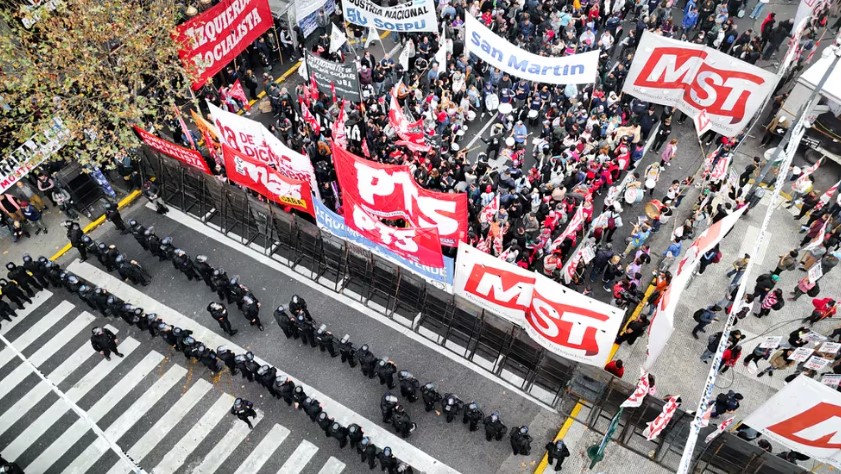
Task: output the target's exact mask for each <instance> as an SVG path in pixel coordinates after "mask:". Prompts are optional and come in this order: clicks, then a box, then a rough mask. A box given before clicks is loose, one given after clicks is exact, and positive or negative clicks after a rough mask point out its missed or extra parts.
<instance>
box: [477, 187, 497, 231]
mask: <svg viewBox="0 0 841 474" xmlns="http://www.w3.org/2000/svg"><path fill="white" fill-rule="evenodd" d="M497 212H499V195H498V194H497V195H496V196H494V198H493V199H491V202H489V203H488V205H487V206H485V207H483V208H482V211H481V212H479V222H481V223H483V224H486V223H489V222H493V221H494V220H496V213H497Z"/></svg>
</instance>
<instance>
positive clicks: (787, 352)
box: [756, 348, 797, 377]
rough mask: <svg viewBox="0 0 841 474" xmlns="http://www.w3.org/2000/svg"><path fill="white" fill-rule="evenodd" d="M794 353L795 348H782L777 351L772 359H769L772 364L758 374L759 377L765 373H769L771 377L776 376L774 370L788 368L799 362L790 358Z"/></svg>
mask: <svg viewBox="0 0 841 474" xmlns="http://www.w3.org/2000/svg"><path fill="white" fill-rule="evenodd" d="M793 353H794V349H792V348H788V349H781V350H779V351H777V352H776V353H775V354H774V356H773V357H771V360H770V361H769V362H770V364H771V365H769V366H768V367H766V368H765V369H763V370H762V371H761V372H759V373H758V374H756V376H757V377H762V376H763V375H765V374H768V376H769V377H773V376H774V372H775V371H777V370H781V369H787V368H789V367H791V366H793V365H795V364H796V363H797V361H796V360H790V359H789V357H791V355H792V354H793Z"/></svg>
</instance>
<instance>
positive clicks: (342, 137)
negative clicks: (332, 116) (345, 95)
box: [330, 100, 347, 149]
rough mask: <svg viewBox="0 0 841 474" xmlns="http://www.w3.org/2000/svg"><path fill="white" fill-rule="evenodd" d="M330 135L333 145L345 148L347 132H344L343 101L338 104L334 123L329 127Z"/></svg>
mask: <svg viewBox="0 0 841 474" xmlns="http://www.w3.org/2000/svg"><path fill="white" fill-rule="evenodd" d="M330 131H331V132H332V133H331V134H332V135H333V143H334V144H336V145H338V146H340V147H342V148H345V149H346V148H347V132H346V131H345V101H344V100H342V102H341V103H340V104H339V115H338V116H337V117H336V121H335V122H333V125H331V126H330Z"/></svg>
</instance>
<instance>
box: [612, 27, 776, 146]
mask: <svg viewBox="0 0 841 474" xmlns="http://www.w3.org/2000/svg"><path fill="white" fill-rule="evenodd" d="M776 85H777V76H776V75H775V74H774V73H771V72H768V71H766V70H764V69H761V68H758V67H756V66H754V65H752V64H749V63H746V62H745V61H742V60H740V59H737V58H734V57H733V56H730V55H728V54H726V53H723V52H721V51H718V50H717V49H715V48H709V47H705V46H702V45H698V44H694V43H688V42H686V41H680V40H676V39H671V38H664V37H662V36H657V35H655V34H653V33H650V32H648V31H646V32H644V33H643V35H642V39H641V40H640V44H639V46H638V47H637V54H636V55H635V56H634V61H633V63H631V67H630V68H629V70H628V77H627V79H625V85H624V87H623V88H622V91H623V92H625V93H627V94H630V95H632V96H634V97H638V98H640V99H642V100H645V101H647V102H653V103H655V104H660V105H670V106H674V107H677V108H678V109H679V110H681V111H682V112H684V113H685V114H686V115H688V116H690V117H693V118H694V117H695V116H696V115H698V114H699V113H700V112H701V110H704V109H706V111H707V116H708V117H709V119H710V122H711V125H710V127H711V129H712V130H714V131H715V132H717V133H720V134H722V135H724V136H727V137H732V136H735V135H737V134H738V133H739V132H741V131H742V130H743V129H744V128H745V126H747V124H748V123H749V122H750V120H751V119H752V118H753V116H754V115H755V114H756V113H757V111H758V110H759V108H760V107H761V106H762V103H763V102H764V101H765V98H766V97H768V95H769V94H770V93H771V92H772V91H773V90H774V87H775V86H776Z"/></svg>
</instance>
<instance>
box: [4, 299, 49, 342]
mask: <svg viewBox="0 0 841 474" xmlns="http://www.w3.org/2000/svg"><path fill="white" fill-rule="evenodd" d="M52 295H53V294H52V292H50V291H49V290H43V291H39V292H38V293H35V296H33V297H32V303H26V304H25V305H24V306H23V309H18V310H17V311H16V313H17V317H14V316H13V317H12V320H11V321H3V324H2V327H0V334H6V333H7V332H9V331H11V330H12V328H13V327H15V326H17V325H18V324H20V322H21V321H23V320H24V318H26V317H27V316H29V315H30V314H32V313H34V312H35V310H37V309H38V308H40V307H41V305H42V304H44V302H45V301H47V300H48V299H50V296H52ZM13 307H14V308H16V309H17V307H16V306H13Z"/></svg>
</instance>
